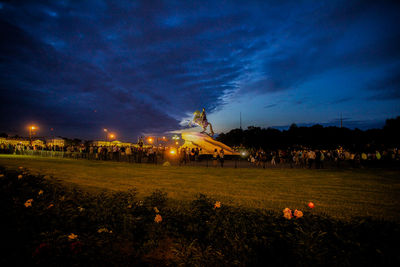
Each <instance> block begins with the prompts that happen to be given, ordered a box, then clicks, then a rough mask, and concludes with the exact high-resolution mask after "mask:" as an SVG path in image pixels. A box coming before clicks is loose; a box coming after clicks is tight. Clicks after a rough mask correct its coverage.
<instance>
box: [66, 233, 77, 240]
mask: <svg viewBox="0 0 400 267" xmlns="http://www.w3.org/2000/svg"><path fill="white" fill-rule="evenodd" d="M77 238H78V235H76V234H74V233H71V234H70V235H69V236H68V239H69V240H74V239H77Z"/></svg>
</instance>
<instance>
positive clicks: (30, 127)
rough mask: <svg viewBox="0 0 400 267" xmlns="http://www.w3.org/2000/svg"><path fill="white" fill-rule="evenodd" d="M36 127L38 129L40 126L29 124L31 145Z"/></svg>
mask: <svg viewBox="0 0 400 267" xmlns="http://www.w3.org/2000/svg"><path fill="white" fill-rule="evenodd" d="M36 129H38V127H37V126H35V125H31V126H29V141H30V143H31V145H32V134H35V133H34V132H33V131H34V130H36Z"/></svg>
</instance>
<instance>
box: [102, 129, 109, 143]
mask: <svg viewBox="0 0 400 267" xmlns="http://www.w3.org/2000/svg"><path fill="white" fill-rule="evenodd" d="M103 131H104V134H105V137H106V138H105V141H106V142H107V132H108V130H107V129H106V128H104V129H103Z"/></svg>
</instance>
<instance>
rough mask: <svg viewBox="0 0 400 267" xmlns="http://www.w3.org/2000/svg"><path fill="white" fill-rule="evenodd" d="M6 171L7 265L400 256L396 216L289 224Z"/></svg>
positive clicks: (1, 204)
mask: <svg viewBox="0 0 400 267" xmlns="http://www.w3.org/2000/svg"><path fill="white" fill-rule="evenodd" d="M1 174H3V176H2V177H0V209H1V213H2V215H3V216H2V217H3V219H2V227H1V236H2V237H3V238H2V239H1V240H2V241H1V242H2V245H1V247H2V249H1V252H2V255H1V263H3V266H8V265H23V264H24V265H25V264H29V265H33V264H41V265H43V264H44V265H53V266H57V265H124V266H130V265H195V266H203V265H209V266H210V265H211V266H223V265H251V266H265V265H272V266H288V265H296V266H298V265H335V266H336V265H360V264H363V265H379V266H381V265H386V266H387V265H398V264H399V262H400V258H399V255H398V250H399V246H398V245H396V244H397V242H398V240H399V238H400V228H399V225H398V224H396V223H393V222H386V221H376V220H372V219H370V218H354V219H353V220H352V221H350V222H344V221H338V220H334V219H332V218H330V217H327V216H319V215H318V216H317V215H314V214H312V213H310V212H307V211H306V212H304V216H303V217H302V218H299V219H291V220H288V219H285V218H284V217H283V216H282V214H277V213H274V212H270V211H265V210H249V209H244V208H240V207H229V206H225V205H223V203H222V204H220V203H218V202H217V201H216V200H214V199H211V198H208V197H207V196H205V195H198V196H197V197H196V198H195V200H193V201H192V202H191V203H190V205H176V204H175V205H171V204H168V203H169V202H168V199H167V194H165V193H163V192H161V191H156V192H154V193H153V194H152V195H150V196H148V197H146V198H144V199H143V200H140V199H138V198H137V194H136V191H135V190H131V191H128V192H108V191H103V192H99V193H88V192H84V191H81V190H79V189H77V188H73V187H67V186H65V185H62V184H61V183H59V182H58V181H57V180H55V179H52V178H45V177H43V176H34V175H30V174H29V173H27V172H26V171H24V170H20V171H18V172H12V171H9V172H5V170H4V169H0V175H1ZM20 175H22V177H21V176H20ZM19 177H20V178H19ZM157 215H158V216H157ZM156 216H157V217H156Z"/></svg>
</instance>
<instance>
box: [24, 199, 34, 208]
mask: <svg viewBox="0 0 400 267" xmlns="http://www.w3.org/2000/svg"><path fill="white" fill-rule="evenodd" d="M32 201H33V199H32V198H31V199H28V200H27V201H26V202H25V204H24V205H25V207H27V208H28V207H32Z"/></svg>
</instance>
